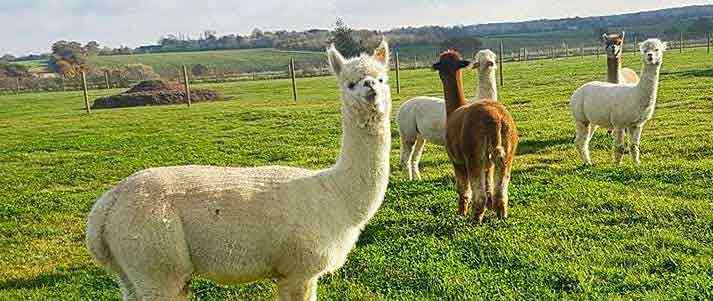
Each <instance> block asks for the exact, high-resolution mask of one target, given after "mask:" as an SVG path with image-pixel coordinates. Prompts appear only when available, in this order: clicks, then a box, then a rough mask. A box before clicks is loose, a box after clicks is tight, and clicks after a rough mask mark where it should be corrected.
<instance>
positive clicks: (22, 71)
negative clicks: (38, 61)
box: [0, 62, 30, 78]
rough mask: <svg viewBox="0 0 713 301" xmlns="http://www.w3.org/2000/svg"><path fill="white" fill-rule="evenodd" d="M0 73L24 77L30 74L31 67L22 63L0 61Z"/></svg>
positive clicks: (7, 75)
mask: <svg viewBox="0 0 713 301" xmlns="http://www.w3.org/2000/svg"><path fill="white" fill-rule="evenodd" d="M0 75H2V76H5V77H14V78H23V77H28V76H30V68H28V67H27V66H25V65H21V64H8V63H2V62H0Z"/></svg>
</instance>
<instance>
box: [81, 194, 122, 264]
mask: <svg viewBox="0 0 713 301" xmlns="http://www.w3.org/2000/svg"><path fill="white" fill-rule="evenodd" d="M115 202H116V198H115V197H114V194H113V191H109V192H107V193H105V194H104V195H102V197H101V198H99V200H97V202H96V203H95V204H94V207H93V208H92V211H91V212H90V213H89V217H88V218H87V229H86V238H85V239H86V240H85V243H86V245H87V249H88V250H89V254H91V255H92V257H94V260H95V261H96V262H97V263H99V264H101V265H102V266H104V267H107V268H112V266H113V262H114V260H113V259H112V257H111V252H110V251H109V248H108V246H107V245H106V241H105V240H104V229H105V227H106V219H107V215H108V214H109V213H110V211H111V208H112V207H114V203H115Z"/></svg>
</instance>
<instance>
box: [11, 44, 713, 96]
mask: <svg viewBox="0 0 713 301" xmlns="http://www.w3.org/2000/svg"><path fill="white" fill-rule="evenodd" d="M683 36H684V35H683V34H681V39H678V40H669V41H668V44H669V51H679V52H683V51H684V50H685V49H694V48H707V52H708V53H709V54H710V53H711V47H713V41H711V38H713V35H712V34H710V33H709V34H707V35H703V37H699V38H697V39H689V40H684V39H683ZM501 43H502V41H501ZM505 46H506V45H505ZM637 47H638V46H637V43H636V40H634V42H633V43H629V44H625V52H629V51H631V52H638V49H637ZM503 49H508V50H509V51H504V50H503ZM395 50H396V51H395V52H394V58H392V60H391V64H392V66H391V68H392V69H393V70H397V71H400V70H413V69H422V68H430V66H431V64H433V62H435V61H436V60H437V57H438V55H439V53H438V52H436V51H434V53H433V54H430V55H420V56H419V55H414V56H410V57H403V56H401V57H399V56H398V49H395ZM493 50H494V51H495V52H496V53H498V54H499V56H500V58H499V59H501V60H502V62H503V63H511V62H527V61H536V60H544V59H558V58H567V57H585V56H601V55H604V53H603V48H602V46H601V45H600V44H596V45H592V44H589V45H584V44H580V45H568V44H567V43H565V42H563V43H561V44H558V45H556V46H552V47H542V46H540V47H525V48H518V49H512V48H505V47H504V46H503V45H500V48H499V49H498V48H497V47H494V49H493ZM194 65H195V64H186V65H181V66H175V68H174V69H175V71H174V72H164V74H163V75H162V76H160V78H161V79H164V80H168V81H178V82H181V81H182V80H183V77H184V75H183V73H182V70H183V67H184V66H188V70H192V69H193V68H192V66H194ZM293 70H294V72H293ZM189 72H190V71H189ZM329 74H330V71H329V67H328V66H327V64H326V63H315V62H313V61H310V62H302V63H300V62H299V61H298V60H294V59H292V60H291V61H290V64H289V66H285V67H284V70H279V71H267V72H252V73H238V72H229V71H226V70H223V69H218V68H207V70H206V71H205V72H203V74H199V75H196V74H190V82H191V84H205V83H225V82H240V81H261V80H278V79H290V78H292V77H293V76H294V77H295V78H310V77H320V76H326V75H329ZM148 79H159V76H158V75H157V74H155V73H142V72H135V73H134V74H130V75H124V74H121V73H112V72H98V73H90V74H87V75H86V86H87V88H88V89H89V90H97V89H115V88H130V87H132V86H133V85H135V84H137V83H139V82H141V81H143V80H148ZM399 81H400V79H399V78H398V76H397V82H399ZM396 88H397V90H398V88H399V87H398V85H397V87H396ZM82 89H83V82H82V80H81V76H79V75H78V76H76V77H73V78H62V77H60V76H58V75H56V74H42V76H40V77H30V78H7V77H5V78H0V95H2V94H13V93H36V92H56V91H81V90H82Z"/></svg>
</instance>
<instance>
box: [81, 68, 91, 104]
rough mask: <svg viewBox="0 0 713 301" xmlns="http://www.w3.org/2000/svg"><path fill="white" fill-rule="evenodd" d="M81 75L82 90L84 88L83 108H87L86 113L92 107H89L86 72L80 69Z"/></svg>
mask: <svg viewBox="0 0 713 301" xmlns="http://www.w3.org/2000/svg"><path fill="white" fill-rule="evenodd" d="M81 76H82V90H84V108H85V109H86V110H87V114H89V113H91V112H92V109H91V108H90V107H89V91H88V89H87V74H86V73H85V72H84V71H82V73H81Z"/></svg>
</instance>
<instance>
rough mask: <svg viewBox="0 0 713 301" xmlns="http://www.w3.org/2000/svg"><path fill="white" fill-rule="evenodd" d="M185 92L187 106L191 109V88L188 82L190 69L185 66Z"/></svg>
mask: <svg viewBox="0 0 713 301" xmlns="http://www.w3.org/2000/svg"><path fill="white" fill-rule="evenodd" d="M183 90H184V91H185V92H186V104H187V105H188V107H189V108H190V107H191V86H190V83H189V82H188V68H186V65H183Z"/></svg>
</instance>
